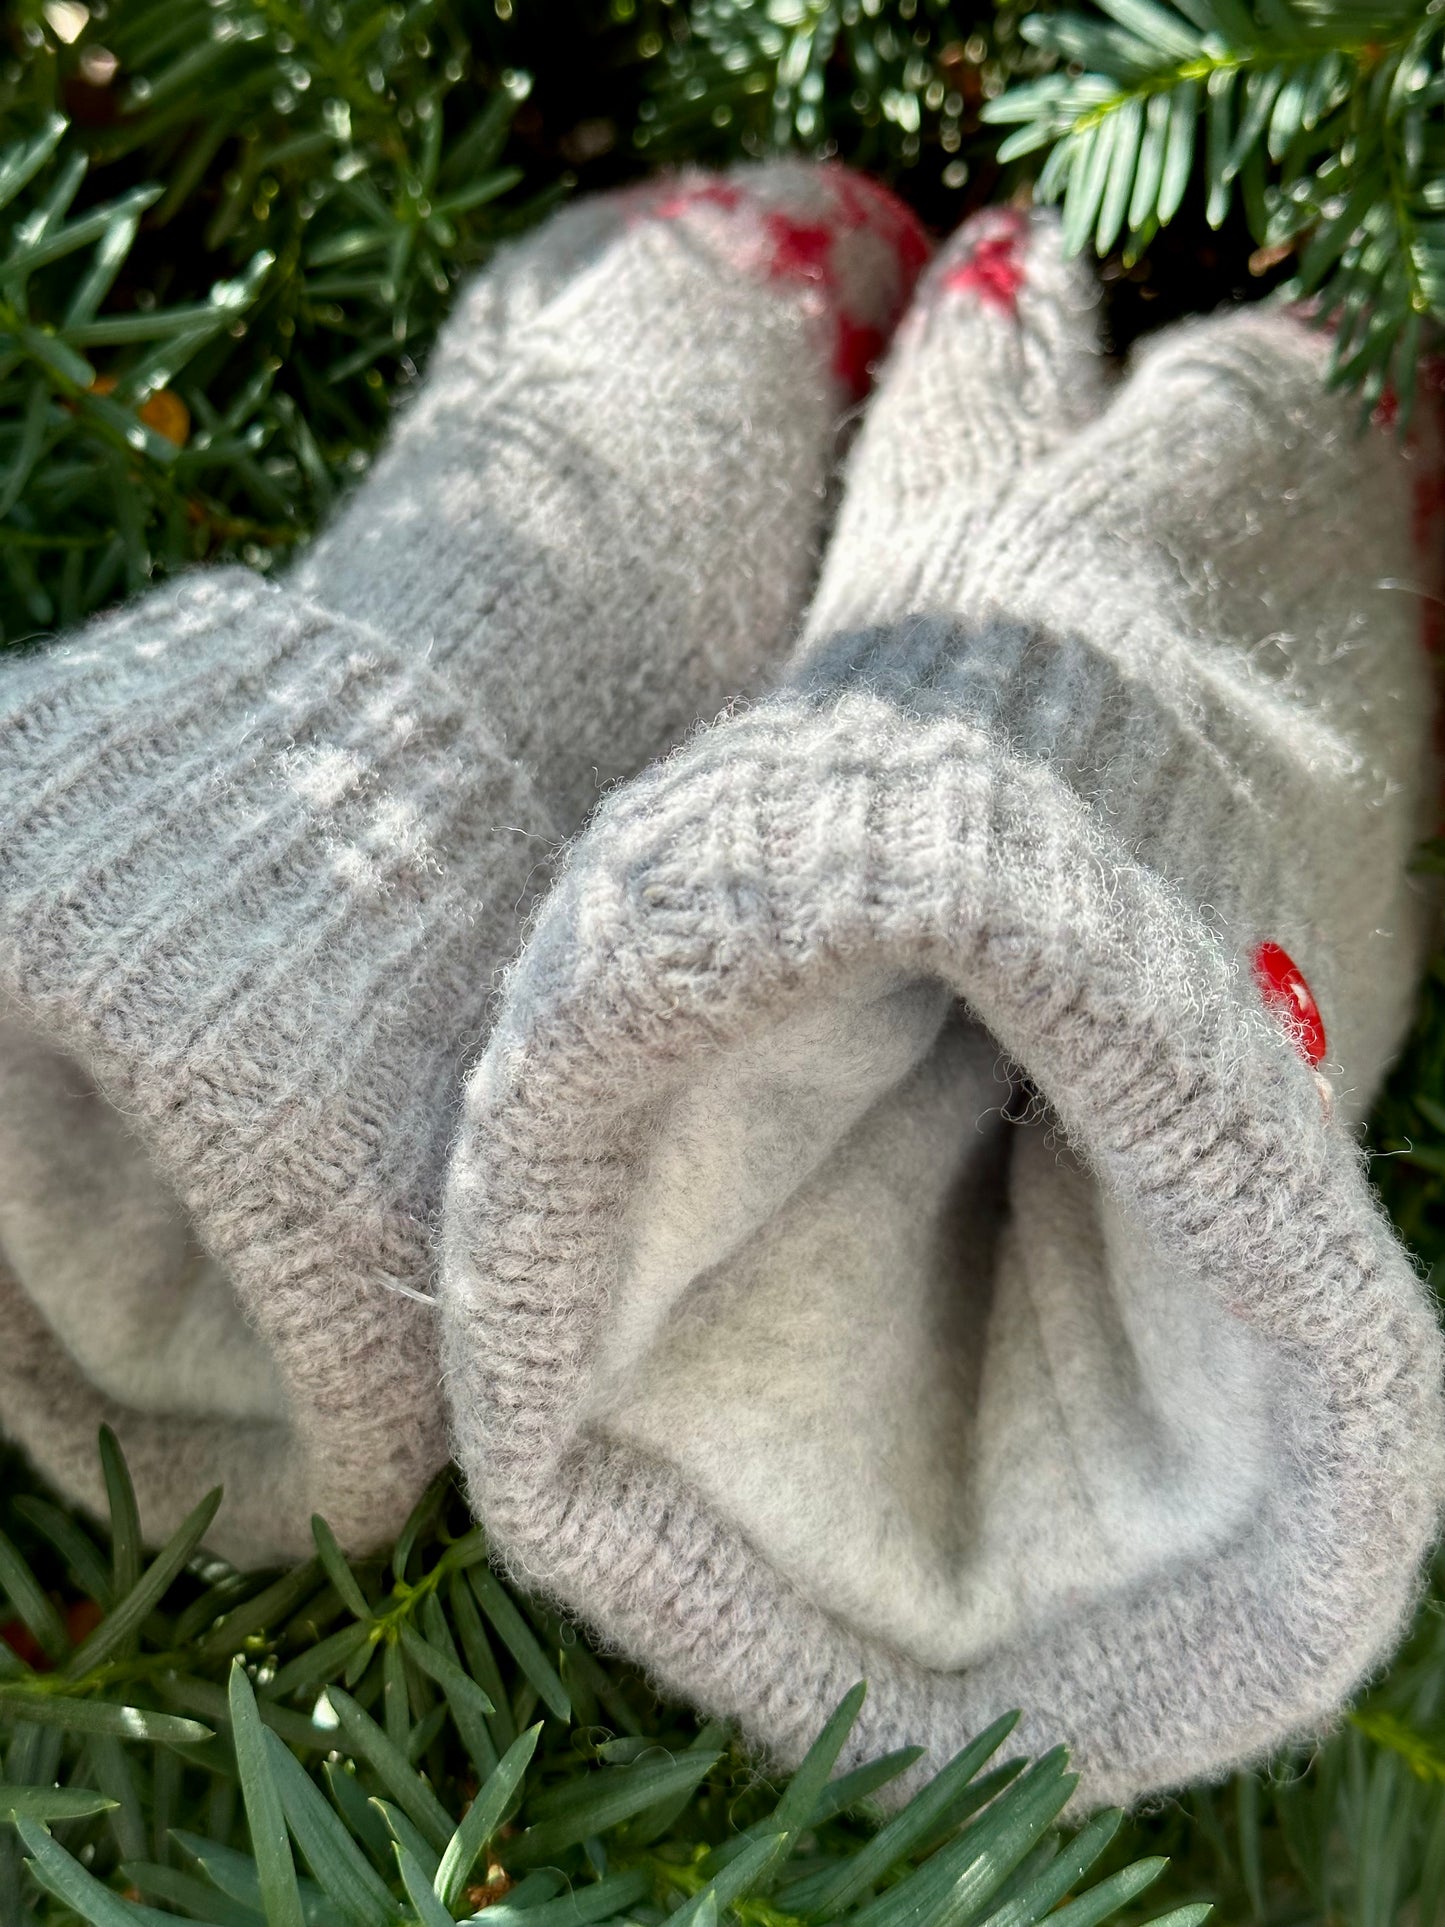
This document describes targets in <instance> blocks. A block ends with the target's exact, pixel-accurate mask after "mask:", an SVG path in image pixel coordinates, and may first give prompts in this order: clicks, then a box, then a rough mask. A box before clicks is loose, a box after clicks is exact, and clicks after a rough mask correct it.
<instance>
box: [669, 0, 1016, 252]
mask: <svg viewBox="0 0 1445 1927" xmlns="http://www.w3.org/2000/svg"><path fill="white" fill-rule="evenodd" d="M1026 15H1027V10H1026V9H1024V10H1016V9H1013V8H1007V7H1005V8H994V7H986V6H980V5H969V4H966V3H965V0H903V3H902V4H896V5H893V6H882V5H879V4H877V0H768V4H766V5H756V4H753V0H692V4H691V6H689V7H687V8H686V9H684V8H683V7H682V6H680V5H673V6H671V7H669V8H667V9H666V10H665V21H666V26H667V33H666V37H665V40H664V36H662V35H659V36H658V39H659V41H660V42H662V43H663V44H662V48H661V54H660V57H659V59H658V60H657V63H656V65H657V76H656V80H655V83H654V87H653V97H652V98H651V99H650V100H647V101H645V102H644V103H643V104H642V107H641V110H640V120H639V125H638V129H637V133H636V135H635V141H636V144H637V146H638V148H639V150H640V151H641V152H643V153H644V154H646V155H647V156H648V157H649V158H659V157H661V158H676V157H686V158H694V157H696V156H698V155H706V154H709V153H722V154H728V153H737V152H743V153H749V154H766V153H777V152H780V151H782V150H784V149H788V148H796V149H799V150H801V151H803V152H806V153H815V154H824V155H834V154H837V155H841V157H842V158H843V159H844V160H847V161H850V162H853V163H854V164H856V165H858V166H862V167H867V168H869V169H871V170H872V171H874V172H876V173H881V174H883V175H884V176H885V177H887V178H890V179H892V180H894V181H898V180H899V179H901V178H907V179H908V181H909V191H910V194H911V195H912V197H913V198H914V199H915V200H916V201H918V202H919V203H920V204H921V205H922V206H923V207H924V208H925V210H926V211H931V212H933V213H935V214H936V215H937V217H938V218H939V219H940V220H942V221H945V222H952V221H954V220H957V219H958V218H959V211H960V202H959V198H958V192H957V190H959V189H960V188H962V187H963V186H964V185H965V183H967V182H968V181H969V180H970V178H971V177H973V176H979V177H981V178H979V179H977V180H975V189H977V188H978V187H980V186H983V185H986V184H987V182H988V181H989V180H991V179H992V177H993V173H994V169H993V165H992V143H991V142H990V141H988V140H987V139H984V138H980V134H979V110H980V108H981V106H982V105H983V103H984V101H985V100H987V99H988V98H989V97H990V96H991V95H993V94H995V93H997V92H998V91H999V90H1000V88H1002V86H1003V85H1004V83H1005V80H1006V78H1007V77H1008V75H1010V74H1011V73H1013V72H1015V71H1017V70H1019V69H1020V68H1023V69H1024V70H1028V69H1029V67H1030V66H1037V65H1038V62H1037V60H1036V59H1035V58H1034V57H1033V56H1032V55H1031V53H1030V50H1029V48H1028V47H1027V46H1026V45H1025V43H1024V42H1023V41H1022V40H1021V38H1020V35H1019V22H1020V19H1021V18H1026Z"/></svg>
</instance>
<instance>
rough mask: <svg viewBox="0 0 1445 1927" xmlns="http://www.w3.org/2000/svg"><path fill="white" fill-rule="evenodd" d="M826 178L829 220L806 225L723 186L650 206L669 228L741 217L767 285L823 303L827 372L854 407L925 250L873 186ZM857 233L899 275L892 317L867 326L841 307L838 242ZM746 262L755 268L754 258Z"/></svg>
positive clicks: (852, 178)
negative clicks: (803, 287) (794, 289)
mask: <svg viewBox="0 0 1445 1927" xmlns="http://www.w3.org/2000/svg"><path fill="white" fill-rule="evenodd" d="M826 177H827V181H828V187H829V191H830V198H831V200H832V204H833V205H832V210H831V218H830V219H823V220H803V219H799V218H797V217H795V216H793V215H791V214H788V213H787V212H785V211H784V210H782V209H780V208H769V207H765V206H762V205H760V204H759V201H758V198H757V196H756V195H755V194H754V193H752V192H751V191H750V190H748V189H745V188H740V187H736V186H734V185H733V184H732V183H731V182H727V181H709V182H703V183H699V184H697V185H687V186H684V187H680V188H678V189H677V190H676V191H675V192H673V193H670V194H667V195H664V196H663V197H662V198H661V199H660V200H658V201H656V202H654V203H653V205H652V208H651V210H650V211H651V212H653V213H655V214H656V215H657V216H659V217H660V218H661V219H663V220H673V219H676V218H677V217H678V216H681V215H685V214H688V213H691V212H692V211H693V210H695V209H697V208H702V207H713V208H718V209H720V210H722V211H723V212H724V213H728V214H731V213H735V212H737V211H739V210H742V211H743V212H744V214H745V215H746V217H747V218H748V220H749V222H750V224H751V226H752V231H753V233H754V234H755V235H757V236H758V237H759V238H760V239H761V241H762V242H763V243H764V244H765V253H764V256H763V260H762V266H763V269H764V272H765V273H766V274H767V276H768V278H769V279H770V280H774V281H794V282H811V283H813V284H814V286H816V287H817V288H818V289H819V291H820V292H821V293H822V294H823V295H825V296H826V306H825V308H824V313H825V314H826V316H827V320H828V323H829V324H830V325H831V328H832V332H833V354H832V364H831V365H832V372H833V374H834V376H835V378H836V379H837V381H838V382H839V383H840V385H842V386H843V387H844V388H845V389H846V390H847V392H848V394H849V396H850V397H851V398H852V399H854V400H857V399H858V398H859V397H861V396H862V395H863V394H865V393H866V392H867V389H868V384H869V379H870V377H871V374H872V370H873V365H874V363H875V362H876V361H877V360H878V357H879V356H880V355H881V353H882V352H883V349H884V346H885V345H886V342H887V338H888V334H889V332H890V330H891V328H892V325H893V323H894V322H895V321H896V320H897V318H898V316H899V314H901V313H902V311H903V308H904V307H905V305H906V304H907V301H908V297H909V295H910V294H911V293H912V291H913V284H914V282H915V281H916V280H917V278H918V275H919V272H920V270H921V269H922V267H923V265H924V263H925V262H926V261H927V259H928V256H929V253H930V247H929V241H928V236H927V235H926V233H925V232H924V230H923V227H922V225H921V224H920V222H919V221H918V219H917V217H916V216H915V215H914V214H913V213H912V212H911V211H910V210H909V209H908V208H907V207H905V206H904V204H903V203H902V202H901V201H899V200H897V199H896V198H895V197H894V196H893V195H892V194H890V193H889V192H888V190H887V189H886V188H884V187H880V186H879V185H878V183H877V182H876V181H871V180H869V179H868V178H867V177H866V176H865V175H860V174H853V173H851V172H849V170H848V169H846V168H843V167H838V166H830V167H828V168H827V169H826ZM860 230H866V231H868V232H870V233H873V234H877V235H878V236H879V237H880V238H881V239H882V241H883V242H884V244H885V245H886V246H887V247H888V248H889V250H890V251H891V253H892V254H893V256H894V259H895V261H896V263H897V270H898V284H899V285H898V288H897V293H896V298H895V299H894V300H893V301H892V302H891V303H890V304H889V305H890V308H891V312H890V313H888V314H885V315H881V316H878V315H875V316H874V317H872V318H871V319H869V320H862V319H860V318H859V317H857V316H856V315H854V314H851V313H848V312H846V311H845V310H844V309H843V308H842V307H841V306H840V295H841V292H842V290H841V288H840V285H839V271H838V264H837V260H836V249H837V245H838V241H839V238H840V234H852V233H856V232H859V231H860ZM747 258H748V259H749V260H750V261H755V260H756V256H753V255H751V254H750V255H749V256H748V257H747ZM880 323H881V324H883V325H880Z"/></svg>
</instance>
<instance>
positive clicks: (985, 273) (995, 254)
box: [943, 232, 1024, 315]
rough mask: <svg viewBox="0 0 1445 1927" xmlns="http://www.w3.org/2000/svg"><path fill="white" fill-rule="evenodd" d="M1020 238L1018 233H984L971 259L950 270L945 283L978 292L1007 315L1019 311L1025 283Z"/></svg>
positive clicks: (984, 299)
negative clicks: (1021, 292) (1021, 291)
mask: <svg viewBox="0 0 1445 1927" xmlns="http://www.w3.org/2000/svg"><path fill="white" fill-rule="evenodd" d="M1019 241H1020V236H1019V234H1018V233H1017V232H1014V233H1004V234H990V235H987V236H985V238H984V239H983V240H981V241H980V242H979V243H978V245H977V247H975V249H974V250H973V253H972V254H971V255H970V256H969V258H968V259H967V260H966V261H964V262H961V263H960V264H959V266H958V267H956V268H954V269H953V270H952V271H951V272H950V273H949V275H948V276H947V278H946V280H945V281H944V284H943V285H944V286H945V287H946V288H957V289H960V290H962V292H964V293H965V294H973V295H977V297H978V299H979V300H980V301H984V302H987V303H988V305H989V306H990V307H994V308H998V309H999V310H1000V311H1001V312H1002V313H1004V314H1009V315H1011V314H1017V312H1018V302H1019V292H1020V290H1021V289H1022V287H1023V285H1024V264H1023V261H1022V259H1021V258H1020V255H1019Z"/></svg>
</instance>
